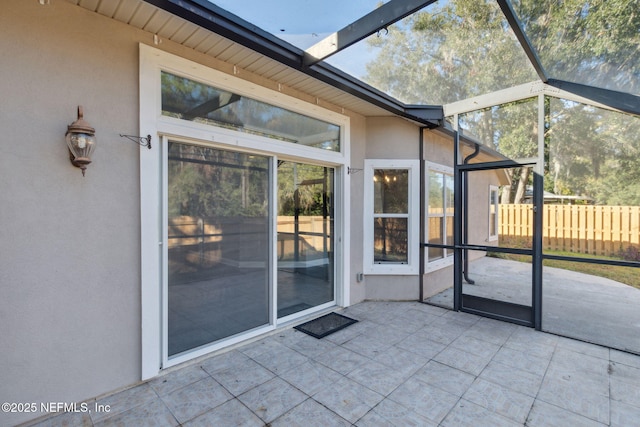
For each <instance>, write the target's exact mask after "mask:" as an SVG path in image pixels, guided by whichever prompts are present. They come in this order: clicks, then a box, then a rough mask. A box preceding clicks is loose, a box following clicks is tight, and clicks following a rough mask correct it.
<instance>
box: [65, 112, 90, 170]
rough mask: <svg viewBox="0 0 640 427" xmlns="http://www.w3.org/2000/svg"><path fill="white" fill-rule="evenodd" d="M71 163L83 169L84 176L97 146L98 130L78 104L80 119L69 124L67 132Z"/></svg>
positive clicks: (66, 137)
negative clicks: (86, 117)
mask: <svg viewBox="0 0 640 427" xmlns="http://www.w3.org/2000/svg"><path fill="white" fill-rule="evenodd" d="M65 139H66V141H67V146H68V147H69V152H70V156H69V157H70V159H71V163H73V165H74V166H76V167H78V168H80V169H82V176H84V173H85V171H86V169H87V165H88V164H89V163H91V153H93V150H94V148H95V147H96V130H95V129H94V128H92V127H91V125H90V124H89V123H87V122H86V121H85V120H84V117H83V111H82V106H78V119H77V120H76V121H75V122H73V123H71V124H70V125H69V126H67V133H66V134H65Z"/></svg>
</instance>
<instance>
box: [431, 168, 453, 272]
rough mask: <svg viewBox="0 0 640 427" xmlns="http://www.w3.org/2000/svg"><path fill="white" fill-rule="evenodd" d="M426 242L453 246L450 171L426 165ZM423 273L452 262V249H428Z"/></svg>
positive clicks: (451, 172)
mask: <svg viewBox="0 0 640 427" xmlns="http://www.w3.org/2000/svg"><path fill="white" fill-rule="evenodd" d="M427 192H428V193H427V194H428V197H427V236H428V239H427V241H428V242H429V243H431V244H436V245H453V215H454V198H453V196H454V186H453V170H452V169H451V168H449V167H446V166H442V165H438V164H435V163H429V162H427ZM426 259H427V268H426V270H427V271H433V270H436V269H439V268H442V267H445V266H447V265H450V264H451V263H452V262H453V250H451V249H446V248H435V247H430V248H428V250H427V256H426Z"/></svg>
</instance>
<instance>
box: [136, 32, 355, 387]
mask: <svg viewBox="0 0 640 427" xmlns="http://www.w3.org/2000/svg"><path fill="white" fill-rule="evenodd" d="M139 50H140V94H139V99H140V130H139V132H140V135H152V139H153V141H154V142H152V149H147V148H146V147H141V148H140V215H141V300H142V301H141V312H142V318H141V324H142V331H141V335H142V338H141V341H142V348H141V351H142V357H141V359H142V360H141V365H142V369H141V379H142V380H146V379H149V378H153V377H155V376H156V375H158V373H159V372H160V370H161V369H163V368H166V367H169V366H173V365H175V364H177V363H181V362H184V361H186V360H189V359H193V358H195V357H198V356H200V355H202V354H206V353H209V352H211V351H215V350H216V349H217V348H220V347H221V346H223V345H224V346H227V345H231V344H233V343H234V342H236V341H240V340H241V339H248V338H250V337H251V333H249V334H246V335H244V336H243V337H241V338H234V339H233V340H229V341H227V342H226V343H223V344H220V345H218V344H215V343H214V344H213V345H211V346H207V348H203V349H202V350H198V351H194V352H191V353H189V354H188V355H185V356H184V357H182V356H180V357H176V358H172V359H171V360H168V359H167V357H166V336H164V337H163V335H164V334H165V332H166V331H164V328H163V323H164V317H163V316H164V315H165V314H166V313H163V311H164V308H163V307H164V303H163V298H164V299H166V295H163V292H164V286H162V284H163V283H164V282H163V280H166V278H165V277H164V275H165V274H164V273H163V272H164V271H165V270H166V260H163V257H165V256H166V255H165V254H166V249H165V248H164V246H166V245H165V244H164V242H165V236H164V234H165V230H164V224H165V223H166V221H165V219H166V218H163V216H164V215H165V214H164V212H166V208H167V207H166V197H165V196H166V188H163V187H166V185H163V183H164V182H165V180H166V161H165V160H164V159H166V152H164V150H165V147H166V141H167V140H168V139H174V140H179V141H183V142H189V141H191V142H194V143H197V144H201V145H210V146H213V147H219V148H226V149H232V150H237V151H249V152H255V153H256V154H265V155H268V156H272V158H273V159H274V160H272V161H277V159H278V158H282V159H288V160H292V161H301V162H306V163H310V164H319V165H327V166H331V167H335V170H336V174H335V198H336V202H337V203H336V212H335V218H336V225H335V230H334V232H335V235H336V239H335V259H336V260H337V266H336V271H335V274H336V278H335V285H336V293H335V299H336V304H337V305H339V306H343V307H346V306H348V305H349V304H350V292H349V291H350V289H349V283H350V281H349V276H350V263H349V262H348V254H349V253H350V250H349V246H350V234H349V232H348V230H349V229H350V217H351V215H350V199H351V195H350V176H349V175H348V174H347V167H348V165H349V164H350V144H349V140H350V119H349V117H348V116H345V115H342V114H339V113H336V112H333V111H329V110H326V109H324V108H322V107H319V106H317V105H314V104H309V103H307V102H304V101H302V100H300V99H297V98H294V97H291V96H288V95H285V94H283V93H281V92H278V91H275V90H271V89H267V88H265V87H262V86H259V85H257V84H254V83H251V82H249V81H246V80H242V79H240V78H238V77H235V76H233V75H230V74H226V73H223V72H221V71H218V70H215V69H212V68H209V67H207V66H204V65H202V64H198V63H195V62H193V61H190V60H187V59H184V58H181V57H178V56H175V55H173V54H170V53H167V52H163V51H161V50H158V49H156V48H153V47H151V46H147V45H144V44H140V45H139ZM161 71H167V72H170V73H172V74H176V75H180V76H184V77H187V78H192V79H194V80H197V81H199V82H202V83H205V84H211V85H212V86H215V87H217V88H220V89H223V90H228V91H232V92H234V93H238V94H240V95H244V96H247V97H251V98H253V99H256V100H260V101H263V102H267V103H269V104H271V105H275V106H280V107H282V108H286V109H288V110H290V111H295V112H298V113H301V114H304V115H307V116H310V117H314V118H317V119H320V120H324V121H327V122H330V123H333V124H336V125H338V126H340V151H339V152H335V151H328V150H321V149H317V148H314V147H306V146H303V145H299V144H293V143H289V142H283V141H278V140H275V139H272V138H268V137H265V136H260V135H252V134H248V133H242V132H238V131H235V130H231V129H223V128H218V127H215V129H213V127H212V126H211V125H205V124H201V123H194V122H188V121H186V120H180V119H176V118H173V117H167V116H163V115H162V111H161ZM274 188H277V187H276V184H275V181H274V183H273V184H272V190H273V189H274ZM272 206H275V205H274V204H272ZM272 217H273V218H275V215H274V214H273V213H272ZM273 221H274V223H275V219H274V220H273ZM274 229H275V228H274ZM274 246H275V243H274ZM273 259H274V260H275V257H273ZM338 260H343V261H341V262H338ZM273 263H275V261H273ZM274 305H275V303H274ZM320 308H322V307H320ZM281 323H282V322H281V321H280V320H277V319H274V316H273V315H272V321H271V325H270V326H269V327H267V328H262V329H261V330H260V331H259V332H264V331H267V330H273V329H275V328H276V327H277V326H278V325H280V324H281ZM255 333H257V332H255ZM255 333H254V335H255Z"/></svg>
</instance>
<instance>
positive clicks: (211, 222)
mask: <svg viewBox="0 0 640 427" xmlns="http://www.w3.org/2000/svg"><path fill="white" fill-rule="evenodd" d="M269 164H270V160H269V158H267V157H263V156H256V155H252V154H245V153H237V152H231V151H226V150H219V149H214V148H208V147H201V146H195V145H188V144H181V143H177V142H170V143H169V148H168V164H167V169H168V183H167V193H168V203H167V210H168V212H167V216H168V218H167V251H168V255H167V260H168V277H167V281H168V294H167V303H168V328H167V329H168V355H169V356H170V357H171V356H175V355H177V354H179V353H183V352H185V351H189V350H193V349H195V348H198V347H200V346H203V345H206V344H210V343H212V342H214V341H218V340H220V339H223V338H227V337H230V336H232V335H236V334H239V333H241V332H245V331H248V330H250V329H253V328H256V327H259V326H263V325H267V324H269V319H270V316H269V307H270V304H269V278H270V274H269V265H270V262H269V258H270V257H269V253H270V248H271V246H270V245H271V243H270V242H271V239H270V236H271V232H270V225H269V223H270V222H269V182H270V171H269V169H270V167H269Z"/></svg>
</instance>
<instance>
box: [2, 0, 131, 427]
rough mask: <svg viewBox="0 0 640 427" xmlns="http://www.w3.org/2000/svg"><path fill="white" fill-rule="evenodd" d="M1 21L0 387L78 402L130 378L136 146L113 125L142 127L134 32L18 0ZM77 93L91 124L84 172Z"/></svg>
mask: <svg viewBox="0 0 640 427" xmlns="http://www.w3.org/2000/svg"><path fill="white" fill-rule="evenodd" d="M0 28H2V37H1V38H0V52H2V58H3V59H2V62H3V66H2V67H1V68H0V128H1V129H2V136H1V137H0V138H1V141H0V171H1V180H2V184H1V185H0V218H2V224H3V226H2V228H1V229H0V242H1V243H0V283H1V286H2V298H1V299H0V336H2V347H3V351H2V352H0V397H1V399H0V400H2V401H3V402H5V401H8V402H74V401H78V400H81V399H86V398H91V397H93V396H96V395H99V394H102V393H105V392H107V391H110V390H113V389H116V388H119V387H123V386H126V385H129V384H131V383H134V382H135V381H137V380H138V379H139V378H140V327H139V325H140V270H139V265H140V261H139V260H140V243H139V235H140V227H139V223H140V218H139V203H140V202H139V200H140V199H139V185H138V182H139V176H138V163H139V160H138V147H136V146H135V145H133V144H131V143H129V142H127V141H126V140H123V139H121V138H119V137H118V134H119V133H136V129H137V128H138V109H137V106H138V95H137V93H138V72H137V69H138V66H137V62H138V48H137V44H136V43H137V38H138V36H139V34H137V33H136V32H133V31H130V30H129V29H127V28H126V27H125V26H123V25H121V24H117V23H115V22H113V21H111V20H107V19H100V18H98V17H97V16H94V15H93V14H90V13H88V12H85V11H83V10H82V9H80V8H78V7H75V6H72V5H70V4H68V3H66V2H52V5H50V6H40V5H39V3H38V2H37V1H23V0H9V1H3V3H2V13H1V14H0ZM78 105H82V106H83V107H84V113H85V119H86V120H87V121H88V122H89V123H90V124H91V125H92V126H94V127H95V128H96V131H97V138H98V145H97V149H96V151H95V153H94V154H95V155H94V162H93V163H92V164H91V165H89V167H88V169H87V173H86V177H84V178H83V177H82V174H81V172H80V169H77V168H75V167H73V166H71V164H70V162H69V156H68V153H67V149H66V145H65V141H64V134H65V131H66V127H67V125H68V124H69V123H71V122H73V121H74V120H75V119H76V109H77V106H78ZM34 415H35V416H38V415H40V413H36V414H0V424H2V425H11V424H13V423H14V422H18V421H22V420H24V419H29V418H32V417H34Z"/></svg>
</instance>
